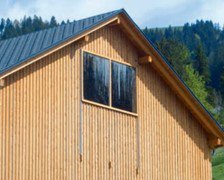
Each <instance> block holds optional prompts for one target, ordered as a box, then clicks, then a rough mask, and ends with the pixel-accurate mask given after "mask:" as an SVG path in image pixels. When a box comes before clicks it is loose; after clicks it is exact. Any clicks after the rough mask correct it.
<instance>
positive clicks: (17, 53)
mask: <svg viewBox="0 0 224 180" xmlns="http://www.w3.org/2000/svg"><path fill="white" fill-rule="evenodd" d="M27 37H28V36H21V38H20V40H19V42H18V44H17V46H16V48H15V49H14V52H13V55H12V56H11V58H10V60H9V62H8V64H7V66H10V65H13V64H14V63H15V62H17V61H18V59H19V57H20V55H21V54H22V52H23V48H24V46H25V44H26V39H27Z"/></svg>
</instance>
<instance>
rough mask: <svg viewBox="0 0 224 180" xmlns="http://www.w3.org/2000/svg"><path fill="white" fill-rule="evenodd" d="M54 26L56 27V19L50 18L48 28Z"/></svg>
mask: <svg viewBox="0 0 224 180" xmlns="http://www.w3.org/2000/svg"><path fill="white" fill-rule="evenodd" d="M55 26H58V23H57V21H56V18H55V17H54V16H52V17H51V20H50V27H55Z"/></svg>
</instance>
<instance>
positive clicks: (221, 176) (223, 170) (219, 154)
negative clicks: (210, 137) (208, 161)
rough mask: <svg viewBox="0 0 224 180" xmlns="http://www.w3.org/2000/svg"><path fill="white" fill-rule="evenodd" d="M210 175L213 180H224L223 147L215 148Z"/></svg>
mask: <svg viewBox="0 0 224 180" xmlns="http://www.w3.org/2000/svg"><path fill="white" fill-rule="evenodd" d="M212 176H213V180H224V149H223V148H219V149H217V150H216V152H215V154H214V156H213V158H212Z"/></svg>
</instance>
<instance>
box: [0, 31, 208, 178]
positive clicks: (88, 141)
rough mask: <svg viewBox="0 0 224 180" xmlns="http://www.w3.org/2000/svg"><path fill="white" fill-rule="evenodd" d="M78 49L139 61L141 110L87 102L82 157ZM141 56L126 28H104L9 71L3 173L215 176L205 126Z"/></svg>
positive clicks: (1, 138)
mask: <svg viewBox="0 0 224 180" xmlns="http://www.w3.org/2000/svg"><path fill="white" fill-rule="evenodd" d="M80 49H84V50H88V51H92V52H94V53H97V54H101V55H103V56H107V57H110V58H112V59H116V60H118V61H121V62H126V63H130V64H132V65H133V66H135V67H136V68H137V101H138V102H137V104H138V117H135V116H132V115H128V114H125V113H121V112H117V111H113V110H110V109H106V108H103V107H98V106H94V105H91V104H85V103H84V104H83V106H82V110H83V129H82V137H83V157H82V161H80V156H79V147H80V118H79V117H80V58H81V57H80ZM137 59H138V55H137V51H136V49H135V48H134V46H133V45H132V44H131V42H130V41H129V40H127V38H126V37H125V34H124V33H122V32H121V31H120V30H119V29H118V28H116V27H113V28H112V27H106V28H103V29H101V30H98V31H96V32H94V33H93V34H92V35H91V36H90V40H89V42H84V41H79V42H77V43H75V44H72V45H70V46H68V47H66V48H63V49H62V50H59V51H57V52H56V53H53V54H52V55H50V56H48V57H46V58H44V59H42V60H40V61H38V62H36V63H34V64H33V65H30V66H28V67H26V68H25V69H23V70H21V71H19V72H17V73H15V74H13V75H10V76H9V77H7V78H6V86H5V87H4V88H3V89H0V179H4V180H7V179H21V180H24V179H108V178H110V179H172V180H173V179H177V180H179V179H197V180H199V179H211V162H210V151H209V148H208V146H207V143H206V134H205V132H204V130H203V129H202V126H201V125H200V124H199V123H198V122H197V121H196V120H195V119H194V118H193V117H192V116H191V115H190V113H189V112H188V110H187V109H186V107H185V106H184V105H183V104H182V102H180V100H179V99H178V98H177V96H176V95H175V93H174V92H173V91H172V90H171V89H170V88H169V87H168V85H167V84H166V83H165V82H164V81H163V80H162V79H161V77H160V76H159V75H158V74H157V72H156V71H155V70H154V69H152V68H151V67H150V65H147V66H146V65H144V66H139V65H138V64H137V63H136V62H137ZM138 127H139V150H140V151H139V152H140V153H139V159H138V141H137V139H138V135H137V132H138ZM109 162H110V163H111V168H109ZM138 165H139V173H138V174H136V167H137V166H138Z"/></svg>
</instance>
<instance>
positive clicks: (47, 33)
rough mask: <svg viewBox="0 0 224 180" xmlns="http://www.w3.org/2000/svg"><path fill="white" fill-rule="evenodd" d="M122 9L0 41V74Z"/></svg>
mask: <svg viewBox="0 0 224 180" xmlns="http://www.w3.org/2000/svg"><path fill="white" fill-rule="evenodd" d="M122 11H123V9H120V10H116V11H112V12H108V13H104V14H100V15H97V16H92V17H89V18H85V19H81V20H78V21H74V22H72V23H67V24H63V25H60V26H57V27H54V28H49V29H45V30H41V31H37V32H33V33H30V34H26V35H22V36H18V37H15V38H11V39H7V40H3V41H0V74H2V73H4V72H5V71H7V70H10V69H11V68H14V67H16V66H18V65H19V64H21V63H23V62H25V61H27V60H29V59H30V58H32V57H35V56H37V55H39V54H42V53H44V52H45V51H47V50H49V49H51V48H53V47H54V46H57V45H59V44H60V43H62V42H64V41H66V40H68V39H70V38H73V37H75V36H77V35H79V34H81V33H82V32H83V31H85V30H87V29H89V28H91V27H93V26H95V25H97V24H99V23H101V22H102V21H105V20H107V19H109V18H111V17H113V16H115V15H117V14H119V13H120V12H122Z"/></svg>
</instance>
